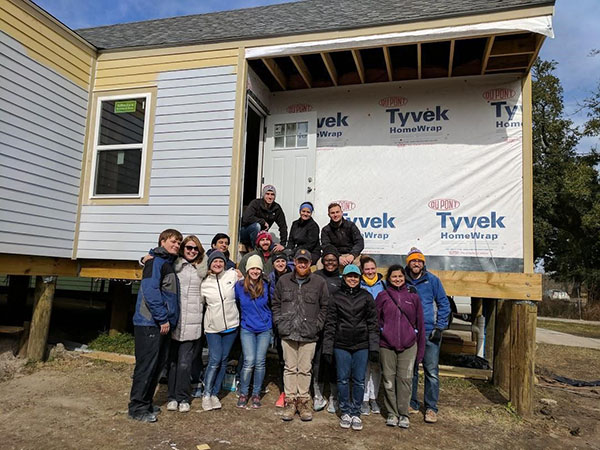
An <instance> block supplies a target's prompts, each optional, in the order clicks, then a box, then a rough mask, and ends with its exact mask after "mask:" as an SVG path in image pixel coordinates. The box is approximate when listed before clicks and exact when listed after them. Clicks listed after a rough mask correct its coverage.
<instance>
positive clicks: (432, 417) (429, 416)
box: [425, 409, 437, 423]
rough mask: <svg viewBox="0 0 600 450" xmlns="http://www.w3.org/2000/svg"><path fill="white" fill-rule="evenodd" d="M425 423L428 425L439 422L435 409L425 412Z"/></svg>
mask: <svg viewBox="0 0 600 450" xmlns="http://www.w3.org/2000/svg"><path fill="white" fill-rule="evenodd" d="M425 422H427V423H436V422H437V413H436V412H435V411H434V410H433V409H428V410H427V411H425Z"/></svg>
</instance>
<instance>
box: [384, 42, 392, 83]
mask: <svg viewBox="0 0 600 450" xmlns="http://www.w3.org/2000/svg"><path fill="white" fill-rule="evenodd" d="M382 49H383V58H384V59H385V67H386V69H387V74H388V81H394V72H393V70H392V58H391V57H390V49H389V47H386V46H385V45H384V46H383V47H382Z"/></svg>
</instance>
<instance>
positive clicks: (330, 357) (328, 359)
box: [321, 353, 333, 366]
mask: <svg viewBox="0 0 600 450" xmlns="http://www.w3.org/2000/svg"><path fill="white" fill-rule="evenodd" d="M321 358H323V361H325V362H326V363H327V365H328V366H331V365H332V364H333V355H326V354H325V353H323V354H322V355H321Z"/></svg>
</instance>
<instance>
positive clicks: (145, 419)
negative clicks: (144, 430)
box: [127, 412, 158, 423]
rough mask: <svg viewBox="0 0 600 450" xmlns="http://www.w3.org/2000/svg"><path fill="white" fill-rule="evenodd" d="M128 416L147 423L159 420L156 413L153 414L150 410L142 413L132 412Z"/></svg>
mask: <svg viewBox="0 0 600 450" xmlns="http://www.w3.org/2000/svg"><path fill="white" fill-rule="evenodd" d="M127 416H128V417H129V418H130V419H131V420H139V421H140V422H145V423H154V422H156V421H157V420H158V419H157V418H156V416H155V415H154V414H151V413H149V412H145V413H142V414H131V413H130V414H128V415H127Z"/></svg>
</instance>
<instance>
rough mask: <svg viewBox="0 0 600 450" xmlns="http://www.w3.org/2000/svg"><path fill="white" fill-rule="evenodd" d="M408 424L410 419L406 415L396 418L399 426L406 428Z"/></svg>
mask: <svg viewBox="0 0 600 450" xmlns="http://www.w3.org/2000/svg"><path fill="white" fill-rule="evenodd" d="M409 425H410V420H409V419H408V416H400V419H398V426H399V427H400V428H408V427H409Z"/></svg>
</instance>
